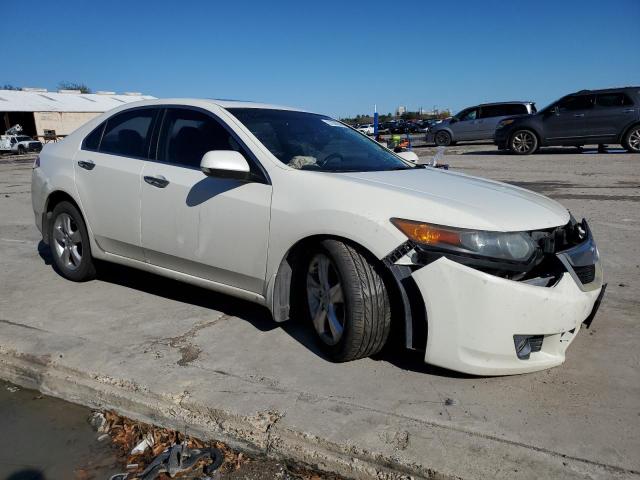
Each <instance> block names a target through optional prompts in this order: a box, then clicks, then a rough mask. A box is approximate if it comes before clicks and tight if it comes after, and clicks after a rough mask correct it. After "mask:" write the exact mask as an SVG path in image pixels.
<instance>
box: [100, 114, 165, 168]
mask: <svg viewBox="0 0 640 480" xmlns="http://www.w3.org/2000/svg"><path fill="white" fill-rule="evenodd" d="M155 113H156V109H152V108H145V109H134V110H129V111H126V112H122V113H119V114H117V115H114V116H113V117H111V118H110V119H109V120H107V126H106V128H105V130H104V135H103V136H102V142H101V143H100V151H101V152H104V153H112V154H114V155H122V156H125V157H142V158H146V157H147V153H148V151H149V141H150V138H149V137H150V136H151V125H152V123H153V117H154V115H155Z"/></svg>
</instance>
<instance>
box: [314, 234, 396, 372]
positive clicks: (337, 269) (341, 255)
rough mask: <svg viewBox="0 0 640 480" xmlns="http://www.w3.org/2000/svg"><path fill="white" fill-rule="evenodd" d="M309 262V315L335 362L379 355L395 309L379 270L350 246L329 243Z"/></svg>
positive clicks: (318, 339)
mask: <svg viewBox="0 0 640 480" xmlns="http://www.w3.org/2000/svg"><path fill="white" fill-rule="evenodd" d="M305 263H306V269H305V271H306V279H305V290H306V307H307V308H306V309H305V310H306V312H307V315H308V319H309V321H310V323H311V325H312V326H313V329H314V331H315V333H316V339H317V342H318V344H319V346H320V348H321V349H322V350H323V352H325V354H326V355H327V356H328V357H329V358H330V359H331V360H333V361H336V362H347V361H350V360H356V359H359V358H364V357H368V356H371V355H373V354H375V353H378V352H379V351H380V350H382V348H383V347H384V345H385V343H386V341H387V338H388V336H389V331H390V329H391V306H390V301H389V295H388V293H387V289H386V286H385V284H384V281H383V279H382V277H381V276H380V274H379V273H378V271H377V268H376V266H375V265H374V264H373V263H372V261H371V260H369V259H368V258H367V257H365V256H364V255H363V254H362V253H360V252H359V251H358V250H357V249H356V248H354V247H353V246H351V245H347V244H345V243H342V242H339V241H337V240H324V241H323V242H321V243H320V245H319V246H318V248H316V249H314V250H313V251H312V252H311V254H310V255H309V258H308V260H307V261H306V262H305Z"/></svg>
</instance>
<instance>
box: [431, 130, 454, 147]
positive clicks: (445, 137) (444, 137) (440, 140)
mask: <svg viewBox="0 0 640 480" xmlns="http://www.w3.org/2000/svg"><path fill="white" fill-rule="evenodd" d="M451 140H452V139H451V134H450V133H449V132H446V131H444V130H440V131H439V132H436V134H435V137H434V138H433V141H434V142H435V144H436V145H437V146H439V147H448V146H449V145H451V144H452V141H451Z"/></svg>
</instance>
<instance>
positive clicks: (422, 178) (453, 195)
mask: <svg viewBox="0 0 640 480" xmlns="http://www.w3.org/2000/svg"><path fill="white" fill-rule="evenodd" d="M339 175H341V176H342V177H343V178H345V179H348V180H349V181H350V182H357V183H359V184H367V185H369V186H371V187H373V188H375V189H377V190H379V191H378V192H374V195H375V197H373V198H374V200H373V202H370V203H375V204H376V205H377V208H378V210H379V211H380V212H384V213H383V215H385V216H386V215H390V216H391V217H404V218H407V219H410V220H417V221H425V222H430V223H435V224H439V225H448V226H455V227H460V228H474V229H482V230H493V231H526V230H537V229H544V228H551V227H557V226H560V225H565V224H566V223H568V222H569V218H570V215H569V212H568V211H567V209H566V208H564V207H563V206H562V205H560V204H559V203H558V202H556V201H554V200H551V199H550V198H548V197H545V196H543V195H540V194H537V193H534V192H531V191H529V190H526V189H524V188H520V187H515V186H512V185H508V184H506V183H501V182H496V181H493V180H486V179H482V178H478V177H472V176H469V175H465V174H462V173H457V172H455V173H454V172H447V171H444V170H440V169H434V168H431V167H427V168H424V169H411V170H395V171H383V172H353V173H342V174H339ZM367 196H368V195H367Z"/></svg>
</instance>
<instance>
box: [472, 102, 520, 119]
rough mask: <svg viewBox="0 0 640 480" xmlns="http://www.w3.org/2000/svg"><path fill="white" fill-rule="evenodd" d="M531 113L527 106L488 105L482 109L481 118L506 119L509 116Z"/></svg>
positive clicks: (517, 104)
mask: <svg viewBox="0 0 640 480" xmlns="http://www.w3.org/2000/svg"><path fill="white" fill-rule="evenodd" d="M527 113H529V112H528V111H527V107H526V105H523V104H522V103H510V104H505V105H487V106H485V107H481V109H480V118H490V117H506V116H508V115H525V114H527Z"/></svg>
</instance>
